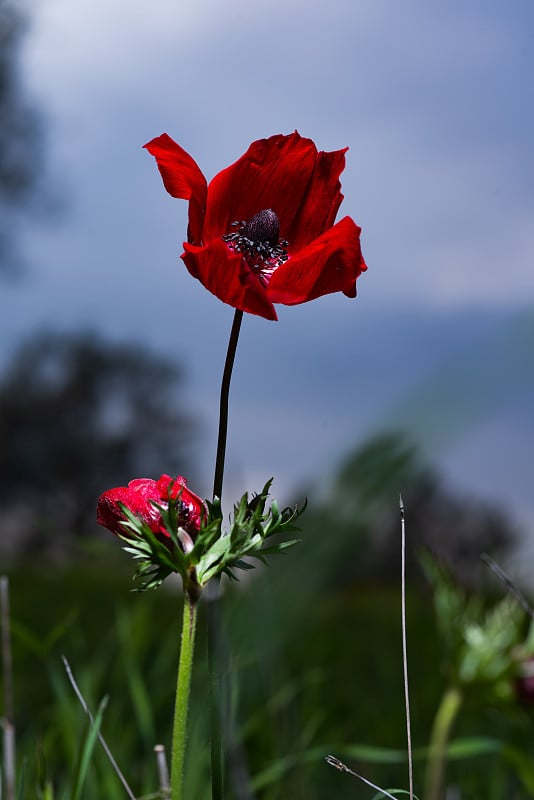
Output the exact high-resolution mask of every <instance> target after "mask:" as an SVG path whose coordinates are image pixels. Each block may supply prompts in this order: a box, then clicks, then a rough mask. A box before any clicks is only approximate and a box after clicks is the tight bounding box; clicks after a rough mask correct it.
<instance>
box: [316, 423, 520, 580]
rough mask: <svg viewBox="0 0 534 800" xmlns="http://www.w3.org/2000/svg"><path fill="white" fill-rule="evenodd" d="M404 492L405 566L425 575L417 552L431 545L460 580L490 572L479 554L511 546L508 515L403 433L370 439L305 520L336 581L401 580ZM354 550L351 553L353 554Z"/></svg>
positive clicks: (498, 554) (501, 551) (512, 532)
mask: <svg viewBox="0 0 534 800" xmlns="http://www.w3.org/2000/svg"><path fill="white" fill-rule="evenodd" d="M399 493H401V494H402V496H403V501H404V505H405V509H406V525H407V553H406V564H407V570H408V571H409V573H411V575H412V576H416V575H418V576H420V575H421V572H420V568H419V565H418V564H419V561H418V552H419V551H420V550H421V549H429V550H431V551H433V552H435V553H436V554H437V555H439V556H440V557H443V558H444V559H445V560H446V561H448V562H450V564H451V567H452V569H453V572H454V574H455V575H456V576H457V578H458V579H459V580H463V581H473V580H476V579H477V578H478V577H480V576H483V575H485V573H486V572H487V570H486V569H485V568H484V567H483V566H482V565H481V562H480V555H481V553H482V552H488V553H491V554H492V555H493V556H494V557H495V558H496V559H497V560H499V559H500V558H502V556H503V555H504V554H505V553H506V552H507V551H508V550H509V549H510V548H511V547H512V545H513V544H514V542H515V539H516V531H515V530H514V528H513V527H512V524H511V523H510V522H509V520H508V519H507V518H506V517H505V515H504V513H503V512H502V511H501V510H500V509H498V508H496V507H492V506H491V505H490V504H488V503H483V502H481V501H477V500H474V499H472V498H470V497H467V496H463V495H462V494H461V493H460V492H458V491H457V490H455V491H453V490H452V489H450V488H448V487H446V486H445V485H444V483H443V481H442V480H441V479H440V478H439V476H438V475H437V474H436V472H435V471H434V470H432V469H431V468H429V467H428V465H426V464H424V463H423V462H422V461H421V458H420V456H419V454H418V452H417V449H416V448H415V446H413V445H412V444H411V443H410V441H408V439H407V438H406V437H405V436H404V435H403V434H400V433H384V434H380V435H377V436H375V437H373V438H372V439H370V440H369V441H367V442H365V443H364V444H363V445H362V446H361V447H360V448H359V449H358V450H356V451H355V452H354V453H353V454H352V455H351V456H349V458H348V459H347V461H346V462H345V463H344V464H343V465H342V466H341V468H340V470H339V472H338V474H337V476H336V478H335V481H334V483H333V486H332V489H331V491H330V494H329V496H328V497H327V499H326V500H325V502H324V503H323V504H322V505H321V506H320V507H318V508H316V509H314V511H315V513H313V514H310V515H309V517H307V518H304V520H305V524H304V528H305V531H304V534H305V537H306V538H307V537H308V536H314V535H317V536H318V537H319V536H321V539H322V540H323V541H324V542H325V546H324V550H325V554H324V555H325V558H326V559H327V560H328V557H327V556H326V551H327V550H330V552H331V553H332V554H333V559H332V557H331V561H332V570H333V572H334V573H335V576H336V580H341V581H343V580H347V581H350V580H352V579H354V578H356V577H360V578H361V577H365V578H369V577H375V578H381V579H386V580H398V579H399V576H400V511H399ZM349 548H350V552H349Z"/></svg>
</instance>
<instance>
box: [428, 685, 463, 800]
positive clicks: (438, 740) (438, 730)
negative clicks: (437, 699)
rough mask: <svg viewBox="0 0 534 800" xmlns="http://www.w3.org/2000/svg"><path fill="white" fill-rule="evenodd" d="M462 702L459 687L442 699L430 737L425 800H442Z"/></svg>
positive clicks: (452, 689)
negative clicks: (444, 780) (446, 766)
mask: <svg viewBox="0 0 534 800" xmlns="http://www.w3.org/2000/svg"><path fill="white" fill-rule="evenodd" d="M462 700H463V698H462V694H461V692H460V690H459V689H458V687H457V686H450V687H449V688H448V689H447V691H446V692H445V694H444V695H443V697H442V698H441V703H440V704H439V708H438V710H437V712H436V716H435V718H434V724H433V725H432V733H431V736H430V752H429V758H428V763H427V768H426V778H425V793H424V798H425V800H441V797H442V792H443V778H444V775H445V764H446V760H447V746H448V744H449V739H450V735H451V731H452V726H453V723H454V721H455V719H456V717H457V715H458V711H459V710H460V706H461V704H462Z"/></svg>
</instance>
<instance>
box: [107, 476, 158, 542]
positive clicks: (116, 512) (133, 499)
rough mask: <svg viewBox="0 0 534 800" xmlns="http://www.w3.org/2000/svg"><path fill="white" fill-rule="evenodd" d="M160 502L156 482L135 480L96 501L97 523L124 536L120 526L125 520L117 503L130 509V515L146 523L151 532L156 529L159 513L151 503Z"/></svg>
mask: <svg viewBox="0 0 534 800" xmlns="http://www.w3.org/2000/svg"><path fill="white" fill-rule="evenodd" d="M152 500H155V501H156V502H160V496H159V492H158V487H157V484H156V481H153V480H151V479H150V478H137V479H136V480H134V481H130V483H129V484H128V486H118V487H117V488H116V489H109V490H108V491H107V492H104V494H102V495H101V496H100V498H99V500H98V507H97V522H98V523H99V525H103V526H104V527H105V528H107V529H108V530H110V531H111V532H112V533H120V534H124V533H125V530H124V528H123V527H122V525H121V524H120V523H121V521H123V520H124V519H125V516H124V514H123V513H122V511H121V509H120V507H119V503H122V504H123V505H125V506H126V507H127V508H129V509H130V511H131V512H132V514H135V516H136V517H139V519H142V520H143V521H144V522H146V523H147V524H148V525H149V526H150V527H151V528H152V530H155V529H157V528H158V520H159V512H158V511H157V509H156V508H154V506H153V505H152V503H151V501H152Z"/></svg>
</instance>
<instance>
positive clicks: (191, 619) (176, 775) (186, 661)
mask: <svg viewBox="0 0 534 800" xmlns="http://www.w3.org/2000/svg"><path fill="white" fill-rule="evenodd" d="M196 622H197V606H196V603H194V602H193V601H191V600H190V598H189V596H188V595H187V594H185V595H184V614H183V621H182V641H181V645H180V662H179V664H178V679H177V682H176V703H175V706H174V724H173V729H172V761H171V800H182V798H183V797H184V764H185V744H186V737H187V712H188V708H189V693H190V689H191V672H192V668H193V653H194V648H195V630H196Z"/></svg>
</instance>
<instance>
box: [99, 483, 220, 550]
mask: <svg viewBox="0 0 534 800" xmlns="http://www.w3.org/2000/svg"><path fill="white" fill-rule="evenodd" d="M170 500H176V501H177V502H178V525H179V526H180V527H181V528H183V529H184V530H185V531H186V532H187V534H188V535H189V537H191V539H192V540H193V541H194V539H195V537H196V534H197V533H198V530H199V528H200V523H201V520H202V519H203V517H204V515H205V513H206V509H205V506H204V503H203V501H202V500H201V499H200V497H198V496H197V495H196V494H194V493H193V492H192V491H191V490H190V489H188V488H187V481H186V480H185V478H182V476H180V475H179V476H178V477H177V478H171V477H170V476H169V475H162V476H161V478H160V479H159V480H157V481H154V480H152V479H151V478H137V479H136V480H133V481H130V483H129V484H128V486H118V487H117V488H116V489H108V491H107V492H104V493H103V494H102V495H101V496H100V498H99V500H98V506H97V514H96V519H97V522H98V523H99V525H102V526H103V527H104V528H107V529H108V530H110V531H111V532H112V533H115V534H120V535H121V536H127V535H128V531H127V529H125V528H124V527H123V525H122V524H121V523H122V522H124V521H125V520H126V517H125V515H124V513H123V511H122V509H121V507H120V504H122V505H124V506H125V507H126V508H127V509H128V510H129V511H131V513H132V514H133V515H134V516H135V517H137V518H138V519H140V520H141V521H142V522H144V523H145V524H146V525H148V527H149V528H150V530H151V531H152V532H153V533H155V534H159V535H161V536H163V537H166V538H167V539H169V540H170V536H169V533H168V531H167V530H166V528H165V525H164V524H163V520H162V518H161V513H160V511H159V510H158V508H157V506H163V507H168V504H169V501H170Z"/></svg>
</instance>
